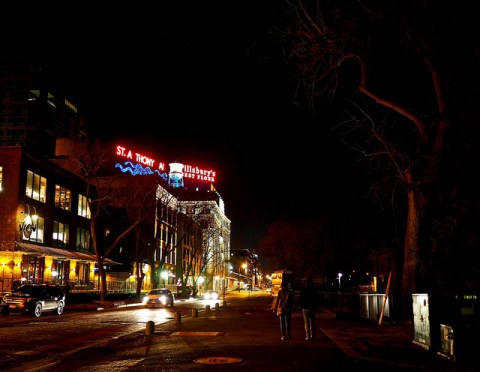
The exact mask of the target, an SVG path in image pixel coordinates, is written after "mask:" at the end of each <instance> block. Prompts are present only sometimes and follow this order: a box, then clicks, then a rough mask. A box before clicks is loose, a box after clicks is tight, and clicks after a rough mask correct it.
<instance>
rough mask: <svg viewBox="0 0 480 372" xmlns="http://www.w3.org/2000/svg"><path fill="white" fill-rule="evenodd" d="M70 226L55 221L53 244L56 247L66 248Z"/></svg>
mask: <svg viewBox="0 0 480 372" xmlns="http://www.w3.org/2000/svg"><path fill="white" fill-rule="evenodd" d="M68 234H69V232H68V225H66V224H64V223H61V222H57V221H54V222H53V236H52V237H53V244H54V245H55V246H60V247H65V246H66V245H68V240H69V239H68V238H69V235H68Z"/></svg>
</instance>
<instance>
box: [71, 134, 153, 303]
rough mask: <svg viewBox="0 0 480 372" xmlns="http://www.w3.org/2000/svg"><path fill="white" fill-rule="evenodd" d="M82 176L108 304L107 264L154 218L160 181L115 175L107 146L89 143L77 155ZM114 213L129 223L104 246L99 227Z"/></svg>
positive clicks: (102, 285)
mask: <svg viewBox="0 0 480 372" xmlns="http://www.w3.org/2000/svg"><path fill="white" fill-rule="evenodd" d="M77 160H78V164H79V166H80V172H81V174H82V175H83V177H84V179H85V180H86V185H87V191H86V195H85V196H86V198H87V203H88V207H89V210H90V212H91V218H90V234H91V237H92V242H93V247H94V250H95V254H96V259H97V265H98V272H99V275H100V279H101V282H100V285H101V289H100V296H101V300H102V301H105V300H106V297H107V283H106V275H105V270H104V260H105V258H107V257H108V256H109V255H110V254H111V253H112V252H113V250H114V249H115V248H116V247H118V245H119V244H120V242H121V241H122V240H123V239H124V238H125V237H126V236H127V235H128V234H130V232H132V231H134V229H135V228H136V227H137V226H138V225H139V224H140V223H141V222H142V221H145V220H146V218H147V217H151V218H152V215H153V213H154V207H155V191H156V184H157V180H156V179H155V176H142V177H133V176H131V175H124V174H121V173H119V172H118V173H116V172H115V171H114V169H113V162H112V161H111V159H110V158H109V157H108V156H106V152H105V146H104V144H103V143H101V142H99V141H93V142H86V143H85V144H84V147H83V148H81V149H80V150H79V152H78V154H77ZM112 209H117V212H118V209H121V210H123V211H124V212H125V213H126V223H125V224H124V228H123V230H122V231H118V233H117V235H116V236H114V237H113V239H112V240H111V241H110V242H109V243H108V246H105V247H104V246H102V242H103V241H102V239H101V238H100V237H99V235H98V234H99V232H100V227H101V226H102V221H103V219H104V218H105V215H106V214H109V213H111V212H112Z"/></svg>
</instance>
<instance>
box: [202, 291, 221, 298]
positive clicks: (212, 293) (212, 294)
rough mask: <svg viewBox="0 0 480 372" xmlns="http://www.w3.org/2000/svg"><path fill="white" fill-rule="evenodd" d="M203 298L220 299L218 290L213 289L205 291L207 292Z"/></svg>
mask: <svg viewBox="0 0 480 372" xmlns="http://www.w3.org/2000/svg"><path fill="white" fill-rule="evenodd" d="M203 298H204V299H205V300H218V292H217V291H212V290H208V291H206V292H205V294H204V295H203Z"/></svg>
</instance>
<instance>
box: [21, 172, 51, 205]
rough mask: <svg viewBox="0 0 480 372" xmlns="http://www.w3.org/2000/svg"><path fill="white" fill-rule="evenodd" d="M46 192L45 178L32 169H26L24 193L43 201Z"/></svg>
mask: <svg viewBox="0 0 480 372" xmlns="http://www.w3.org/2000/svg"><path fill="white" fill-rule="evenodd" d="M46 193H47V179H46V178H45V177H42V176H40V175H38V174H36V173H33V172H32V171H27V186H26V189H25V195H27V196H28V197H29V198H32V199H35V200H38V201H40V202H42V203H45V195H46Z"/></svg>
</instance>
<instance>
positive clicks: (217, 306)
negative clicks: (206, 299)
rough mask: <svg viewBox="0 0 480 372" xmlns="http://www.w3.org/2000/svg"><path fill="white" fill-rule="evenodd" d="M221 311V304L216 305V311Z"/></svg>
mask: <svg viewBox="0 0 480 372" xmlns="http://www.w3.org/2000/svg"><path fill="white" fill-rule="evenodd" d="M218 310H220V304H219V303H218V302H217V303H215V311H218Z"/></svg>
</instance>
